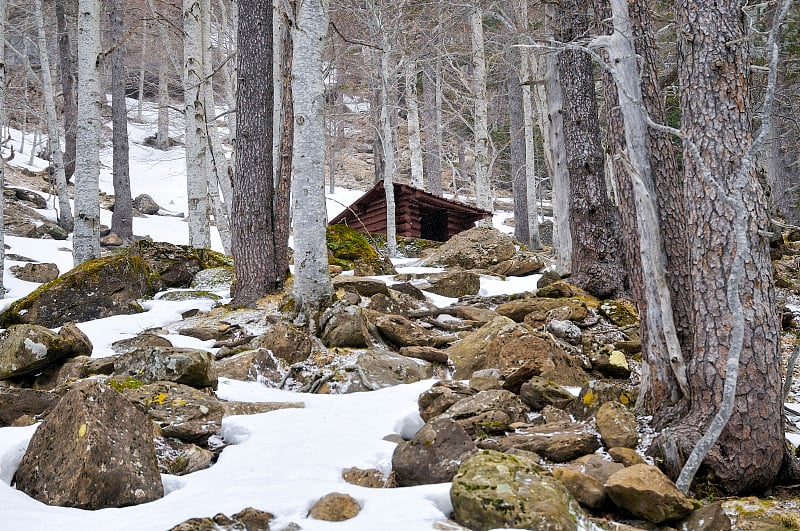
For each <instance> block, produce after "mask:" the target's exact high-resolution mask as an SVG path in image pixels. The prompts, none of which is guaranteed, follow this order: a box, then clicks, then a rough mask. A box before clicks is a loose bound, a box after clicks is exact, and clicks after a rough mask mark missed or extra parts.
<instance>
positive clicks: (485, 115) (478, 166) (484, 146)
mask: <svg viewBox="0 0 800 531" xmlns="http://www.w3.org/2000/svg"><path fill="white" fill-rule="evenodd" d="M469 22H470V30H471V32H470V35H471V37H472V69H473V70H472V75H473V80H472V82H473V97H474V98H475V99H474V106H475V107H474V113H475V115H474V125H473V128H474V131H473V132H474V134H475V203H476V206H477V207H478V208H482V209H484V210H488V211H490V212H491V211H492V210H494V208H493V205H494V202H493V201H492V187H491V182H490V175H489V109H488V102H487V100H486V55H485V52H484V37H483V11H482V10H481V9H480V8H477V9H475V10H474V11H473V12H472V13H471V14H470V17H469ZM491 223H492V220H491V218H489V219H487V220H483V221H481V222H479V224H480V225H485V226H491Z"/></svg>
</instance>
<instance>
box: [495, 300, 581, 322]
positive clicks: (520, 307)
mask: <svg viewBox="0 0 800 531" xmlns="http://www.w3.org/2000/svg"><path fill="white" fill-rule="evenodd" d="M564 307H566V308H568V309H569V314H568V315H569V319H570V320H572V321H583V320H584V319H586V316H587V315H588V310H587V308H586V305H585V304H583V303H582V302H580V301H577V300H571V299H568V300H563V299H547V298H539V297H523V298H521V299H514V300H510V301H508V302H504V303H502V304H500V305H498V306H497V313H499V314H500V315H504V316H506V317H508V318H509V319H513V320H514V321H516V322H518V323H521V322H522V321H524V320H525V318H526V316H528V315H530V314H534V315H533V316H532V318H531V321H532V322H531V325H532V326H534V325H535V324H537V323H538V324H544V321H545V316H546V314H547V312H549V311H550V310H553V309H555V308H564Z"/></svg>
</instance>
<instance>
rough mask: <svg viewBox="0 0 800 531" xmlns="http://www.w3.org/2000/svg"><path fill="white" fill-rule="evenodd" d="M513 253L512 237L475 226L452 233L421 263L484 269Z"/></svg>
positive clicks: (514, 252)
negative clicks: (452, 234)
mask: <svg viewBox="0 0 800 531" xmlns="http://www.w3.org/2000/svg"><path fill="white" fill-rule="evenodd" d="M516 253H517V246H516V244H515V243H514V240H513V239H512V238H511V237H510V236H507V235H506V234H503V233H502V232H500V231H498V230H497V229H494V228H490V227H475V228H472V229H469V230H466V231H464V232H461V233H459V234H456V235H455V236H453V237H452V238H450V239H449V240H448V241H447V242H445V243H444V244H443V245H442V246H440V247H439V248H438V249H435V250H433V252H432V253H431V254H430V255H428V257H427V258H425V259H424V260H423V262H424V263H425V265H440V266H445V267H459V268H461V269H488V268H490V267H492V266H493V265H497V264H499V263H500V262H504V261H506V260H510V259H511V258H513V257H514V256H515V255H516Z"/></svg>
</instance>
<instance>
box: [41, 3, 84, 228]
mask: <svg viewBox="0 0 800 531" xmlns="http://www.w3.org/2000/svg"><path fill="white" fill-rule="evenodd" d="M33 6H34V13H35V16H36V32H37V43H38V47H39V64H40V66H41V69H42V95H43V96H44V108H45V114H46V116H47V119H46V121H47V136H48V138H49V143H50V161H51V163H52V165H53V177H54V178H55V183H56V187H57V188H58V224H59V226H61V228H63V229H64V230H66V231H67V232H72V229H73V228H74V225H75V222H74V220H73V218H72V205H70V202H69V190H68V189H67V177H66V175H65V173H64V157H63V154H62V152H61V134H60V132H59V127H58V115H57V114H56V101H55V95H54V92H55V91H54V90H53V76H52V74H51V73H50V55H49V48H48V46H47V35H46V34H45V31H44V13H43V11H42V0H34V4H33Z"/></svg>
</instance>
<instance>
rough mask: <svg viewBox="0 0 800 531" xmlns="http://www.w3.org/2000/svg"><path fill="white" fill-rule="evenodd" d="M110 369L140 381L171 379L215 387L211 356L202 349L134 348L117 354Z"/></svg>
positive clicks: (169, 380)
mask: <svg viewBox="0 0 800 531" xmlns="http://www.w3.org/2000/svg"><path fill="white" fill-rule="evenodd" d="M114 373H115V374H117V375H120V376H133V377H135V378H137V379H139V380H141V381H142V382H144V383H155V382H158V381H166V382H175V383H180V384H184V385H189V386H192V387H213V388H216V387H217V373H216V370H215V368H214V357H213V356H212V355H211V354H210V353H208V352H206V351H205V350H199V349H193V348H176V347H150V348H140V349H136V350H134V351H132V352H129V353H127V354H122V355H120V356H119V357H118V358H117V359H116V361H115V362H114Z"/></svg>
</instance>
